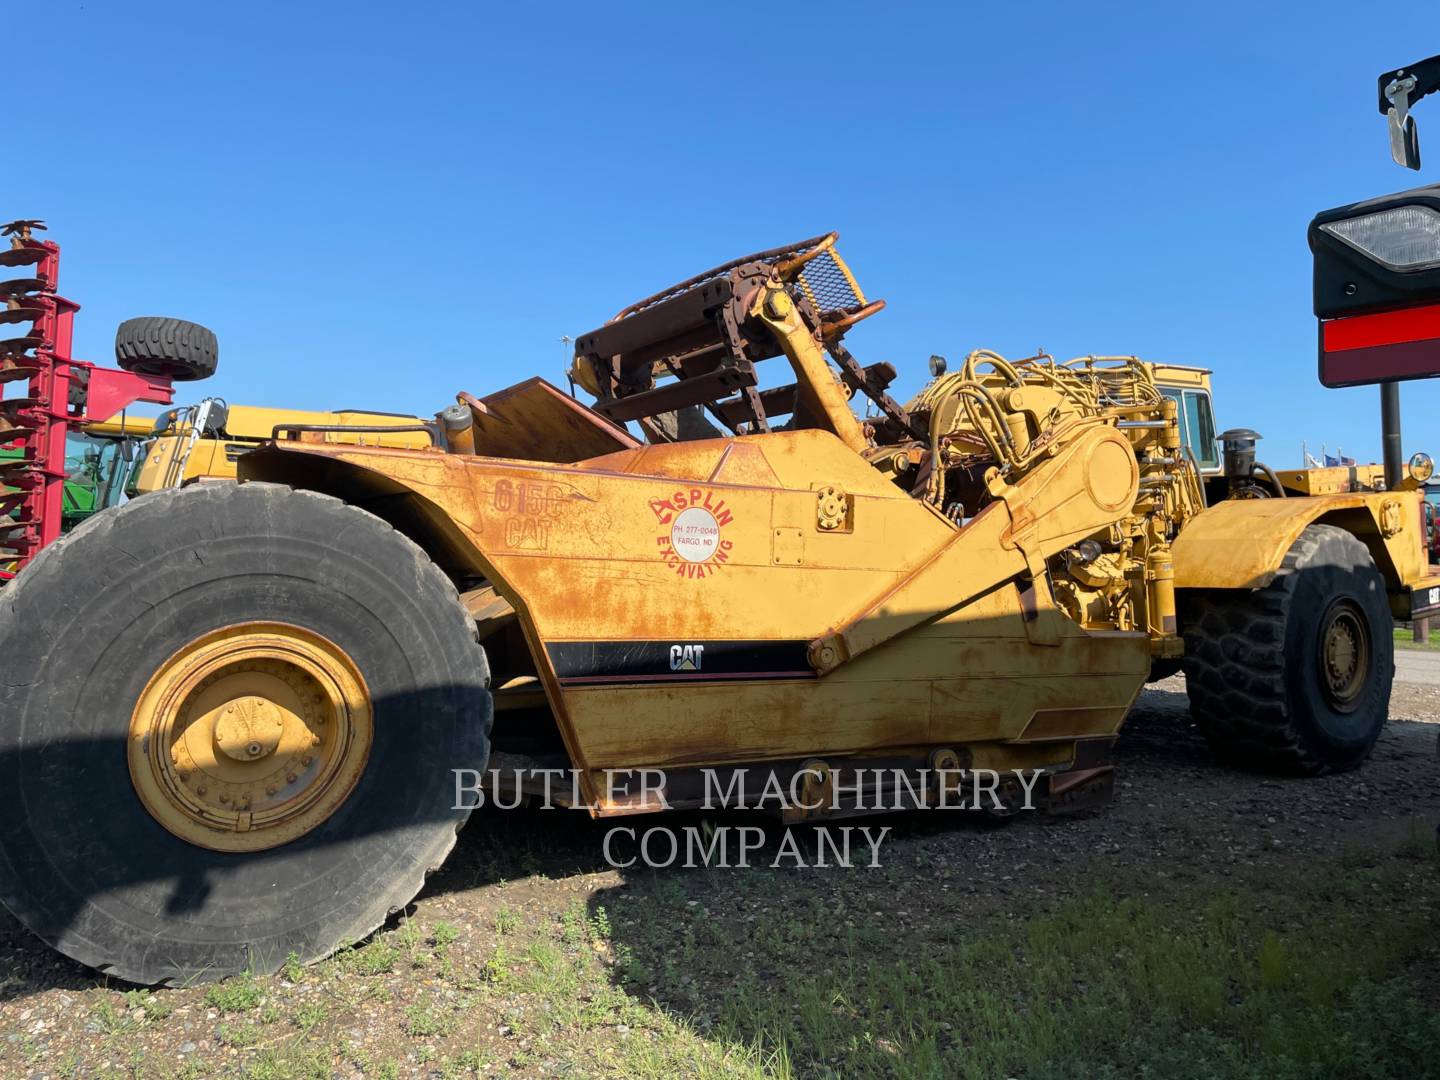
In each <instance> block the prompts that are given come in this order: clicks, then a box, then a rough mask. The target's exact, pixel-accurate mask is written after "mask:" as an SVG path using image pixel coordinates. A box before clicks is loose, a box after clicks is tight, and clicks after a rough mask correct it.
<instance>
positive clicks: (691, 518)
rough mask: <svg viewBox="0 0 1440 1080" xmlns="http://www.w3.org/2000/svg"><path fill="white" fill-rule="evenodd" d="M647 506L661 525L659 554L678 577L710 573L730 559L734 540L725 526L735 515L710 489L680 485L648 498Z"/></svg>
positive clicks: (707, 574) (658, 544)
mask: <svg viewBox="0 0 1440 1080" xmlns="http://www.w3.org/2000/svg"><path fill="white" fill-rule="evenodd" d="M650 509H651V510H652V511H653V512H654V514H655V520H656V522H657V523H658V524H659V526H660V532H659V535H657V536H656V537H655V543H656V545H657V546H658V547H659V549H660V558H662V559H663V560H665V565H666V566H668V567H670V569H671V570H673V571H675V573H676V574H678V575H679V576H680V577H683V578H705V577H710V576H711V575H712V574H714V573H715V572H716V571H717V570H719V569H720V567H722V566H724V565H725V563H726V562H727V561H728V560H729V558H730V548H731V547H732V546H733V541H730V540H727V539H726V538H725V526H726V525H728V524H730V522H731V521H733V520H734V519H735V516H734V515H733V514H732V513H731V512H730V511H729V509H728V508H727V507H726V506H725V500H724V499H722V498H720V497H719V496H718V495H716V494H715V493H714V492H713V491H707V490H705V489H704V488H687V489H681V490H678V491H675V492H672V493H671V494H670V495H668V496H666V497H664V498H656V499H651V500H650Z"/></svg>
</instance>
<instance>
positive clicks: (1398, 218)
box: [1320, 206, 1440, 270]
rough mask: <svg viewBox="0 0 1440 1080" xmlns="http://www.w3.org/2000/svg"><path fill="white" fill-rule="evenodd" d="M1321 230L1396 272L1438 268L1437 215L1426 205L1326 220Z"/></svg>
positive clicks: (1439, 215)
mask: <svg viewBox="0 0 1440 1080" xmlns="http://www.w3.org/2000/svg"><path fill="white" fill-rule="evenodd" d="M1320 230H1321V231H1322V232H1327V233H1330V234H1331V235H1332V236H1336V237H1339V238H1340V239H1341V240H1343V241H1345V243H1347V244H1349V245H1350V246H1351V247H1353V248H1358V249H1359V250H1360V251H1362V252H1364V253H1365V254H1366V255H1368V256H1369V257H1370V258H1372V259H1374V260H1375V261H1376V262H1380V263H1384V264H1385V265H1386V266H1388V267H1391V268H1392V269H1395V270H1422V269H1425V268H1427V267H1432V266H1440V212H1437V211H1435V210H1432V209H1431V208H1430V207H1428V206H1396V207H1392V208H1391V209H1389V210H1381V211H1378V212H1377V213H1374V214H1361V215H1359V216H1358V217H1353V218H1346V219H1345V220H1344V221H1328V222H1326V223H1325V224H1323V225H1321V226H1320Z"/></svg>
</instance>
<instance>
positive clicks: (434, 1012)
mask: <svg viewBox="0 0 1440 1080" xmlns="http://www.w3.org/2000/svg"><path fill="white" fill-rule="evenodd" d="M401 1026H402V1027H403V1028H404V1030H405V1034H406V1035H409V1036H411V1037H413V1038H417V1039H423V1038H430V1037H432V1036H438V1035H448V1034H449V1033H450V1032H451V1031H453V1030H454V1029H455V1017H454V1016H453V1014H451V1013H450V1012H449V1011H448V1010H446V1009H443V1008H441V1007H440V1006H438V1005H436V1004H435V1003H434V1002H429V1001H426V1002H420V1001H417V1002H415V1003H414V1004H413V1005H407V1006H406V1007H405V1020H404V1022H403V1024H402V1025H401Z"/></svg>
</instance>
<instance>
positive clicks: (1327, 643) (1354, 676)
mask: <svg viewBox="0 0 1440 1080" xmlns="http://www.w3.org/2000/svg"><path fill="white" fill-rule="evenodd" d="M1319 651H1320V689H1321V691H1322V692H1323V693H1324V695H1325V699H1326V701H1327V702H1329V704H1330V705H1331V706H1332V707H1333V708H1334V709H1335V710H1336V711H1338V712H1353V711H1354V710H1355V708H1356V707H1357V705H1358V704H1359V699H1360V697H1361V694H1362V693H1363V692H1364V690H1365V687H1366V685H1367V684H1368V682H1369V680H1370V667H1371V657H1372V656H1373V655H1374V647H1373V645H1372V643H1371V641H1370V623H1369V620H1367V619H1366V618H1365V613H1364V612H1363V611H1362V610H1361V609H1360V607H1359V605H1358V604H1356V603H1355V602H1354V601H1353V600H1349V599H1340V600H1336V601H1335V602H1334V603H1333V604H1331V605H1330V607H1329V609H1328V610H1327V611H1326V612H1325V616H1324V618H1322V619H1321V621H1320V636H1319Z"/></svg>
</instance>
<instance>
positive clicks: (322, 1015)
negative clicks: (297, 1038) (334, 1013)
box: [290, 1001, 330, 1032]
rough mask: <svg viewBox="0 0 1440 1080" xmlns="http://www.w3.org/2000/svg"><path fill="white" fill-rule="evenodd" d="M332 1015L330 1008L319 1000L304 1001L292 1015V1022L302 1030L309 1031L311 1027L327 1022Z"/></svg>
mask: <svg viewBox="0 0 1440 1080" xmlns="http://www.w3.org/2000/svg"><path fill="white" fill-rule="evenodd" d="M329 1015H330V1012H329V1010H328V1009H326V1008H325V1006H324V1004H322V1003H321V1002H319V1001H306V1002H302V1003H301V1004H300V1006H299V1007H298V1008H297V1009H296V1010H295V1012H294V1013H292V1014H291V1016H290V1022H291V1023H292V1024H294V1025H295V1026H296V1027H298V1028H299V1029H300V1030H301V1031H305V1032H308V1031H310V1030H311V1029H313V1028H315V1027H317V1026H319V1025H320V1024H322V1023H324V1022H325V1019H326V1017H328V1016H329Z"/></svg>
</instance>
